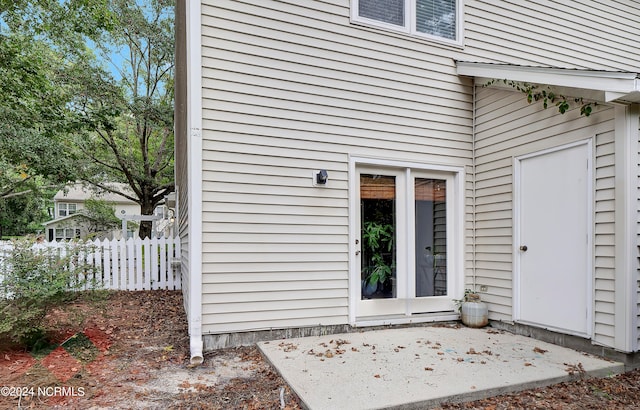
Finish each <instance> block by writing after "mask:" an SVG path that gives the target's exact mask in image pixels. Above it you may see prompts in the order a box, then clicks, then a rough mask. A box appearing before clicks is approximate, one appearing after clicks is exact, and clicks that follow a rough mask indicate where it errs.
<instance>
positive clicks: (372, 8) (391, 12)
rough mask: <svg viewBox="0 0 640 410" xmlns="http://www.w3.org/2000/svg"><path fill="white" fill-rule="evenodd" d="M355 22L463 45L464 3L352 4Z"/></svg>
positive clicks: (400, 0) (395, 0)
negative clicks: (462, 21) (462, 22)
mask: <svg viewBox="0 0 640 410" xmlns="http://www.w3.org/2000/svg"><path fill="white" fill-rule="evenodd" d="M351 6H352V7H351V17H352V19H353V20H354V21H357V22H361V23H367V24H372V25H376V26H380V27H385V28H388V29H391V30H396V31H402V32H405V33H409V34H412V35H416V36H420V37H425V38H430V39H435V40H439V41H445V42H449V43H455V44H461V43H462V24H461V20H462V18H461V16H462V0H351Z"/></svg>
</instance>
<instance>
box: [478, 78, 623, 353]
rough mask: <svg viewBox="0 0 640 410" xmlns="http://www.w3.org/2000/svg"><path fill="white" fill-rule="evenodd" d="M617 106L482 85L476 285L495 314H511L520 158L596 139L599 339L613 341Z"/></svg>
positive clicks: (509, 317)
mask: <svg viewBox="0 0 640 410" xmlns="http://www.w3.org/2000/svg"><path fill="white" fill-rule="evenodd" d="M614 128H615V127H614V110H613V108H612V107H610V106H604V105H599V106H598V107H597V109H596V111H595V112H594V113H593V114H592V115H591V116H590V117H584V116H580V113H579V110H578V109H575V110H573V111H571V112H568V113H566V114H565V115H558V114H557V113H556V112H555V110H544V109H543V108H542V106H541V105H540V104H531V105H529V104H527V102H526V100H524V99H523V98H522V94H521V93H519V92H513V91H509V90H497V89H487V88H479V89H478V90H477V102H476V240H475V243H476V286H477V287H478V286H482V285H485V286H487V290H488V291H487V293H486V294H484V295H483V300H485V301H486V302H488V303H489V304H490V306H491V312H490V319H493V320H503V321H512V312H513V290H512V289H513V269H514V264H513V239H512V238H513V228H514V227H513V223H514V219H513V212H514V209H513V203H514V197H513V192H514V187H513V184H514V181H513V172H514V170H513V165H514V164H513V161H514V158H515V157H517V156H520V155H523V154H529V153H533V152H537V151H541V150H544V149H547V148H552V147H556V146H560V145H564V144H568V143H571V142H576V141H580V140H585V139H587V138H593V146H594V151H595V152H594V159H595V161H594V172H593V175H594V181H593V186H594V189H595V194H594V204H593V209H594V214H595V215H594V217H595V220H594V222H593V227H592V228H593V232H594V235H595V238H594V244H595V249H594V257H595V264H594V270H595V281H594V290H595V292H594V296H595V300H594V309H595V312H594V320H595V324H594V338H593V339H594V341H596V342H598V343H601V344H603V345H606V346H613V345H614V337H615V331H614V325H615V320H614V303H615V300H614V297H615V292H614V280H615V271H614V262H615V261H614V255H615V241H614V235H613V234H614V223H615V221H614V211H615V209H614V207H615V203H614V201H615V192H614V179H615V172H614V171H615V169H614V165H615V162H614Z"/></svg>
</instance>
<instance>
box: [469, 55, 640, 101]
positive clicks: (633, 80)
mask: <svg viewBox="0 0 640 410" xmlns="http://www.w3.org/2000/svg"><path fill="white" fill-rule="evenodd" d="M456 68H457V73H458V75H463V76H469V77H476V78H494V79H499V80H502V79H506V80H510V81H518V82H526V83H529V84H547V85H552V86H560V87H571V88H581V89H586V90H599V91H605V92H609V93H619V94H621V95H627V94H629V93H633V92H638V91H640V90H639V89H638V79H637V76H638V74H637V73H630V72H617V71H596V70H574V69H560V68H545V67H528V66H514V65H506V64H489V63H472V62H463V61H458V62H456Z"/></svg>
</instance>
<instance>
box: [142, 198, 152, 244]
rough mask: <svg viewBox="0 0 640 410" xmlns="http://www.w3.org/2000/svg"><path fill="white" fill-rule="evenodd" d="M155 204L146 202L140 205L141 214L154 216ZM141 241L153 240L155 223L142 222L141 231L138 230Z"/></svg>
mask: <svg viewBox="0 0 640 410" xmlns="http://www.w3.org/2000/svg"><path fill="white" fill-rule="evenodd" d="M154 209H155V204H153V203H151V202H148V201H144V200H143V202H142V204H140V213H141V214H142V215H148V216H151V215H153V211H154ZM138 236H139V237H140V239H144V238H151V237H152V236H153V221H140V229H139V230H138Z"/></svg>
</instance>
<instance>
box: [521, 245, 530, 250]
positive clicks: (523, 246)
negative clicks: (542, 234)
mask: <svg viewBox="0 0 640 410" xmlns="http://www.w3.org/2000/svg"><path fill="white" fill-rule="evenodd" d="M527 249H529V248H527V245H522V246H520V250H521V251H522V252H526V251H527Z"/></svg>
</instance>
